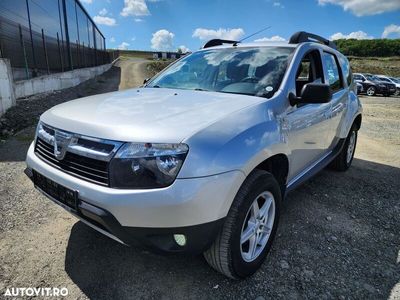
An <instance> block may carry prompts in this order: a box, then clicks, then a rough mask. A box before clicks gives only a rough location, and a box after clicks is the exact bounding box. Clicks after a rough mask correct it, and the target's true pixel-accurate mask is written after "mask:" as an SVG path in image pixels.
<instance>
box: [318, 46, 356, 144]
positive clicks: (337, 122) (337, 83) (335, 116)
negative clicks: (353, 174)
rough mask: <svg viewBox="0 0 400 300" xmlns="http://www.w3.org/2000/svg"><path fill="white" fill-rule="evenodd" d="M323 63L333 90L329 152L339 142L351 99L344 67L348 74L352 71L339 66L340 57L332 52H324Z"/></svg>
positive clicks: (341, 65)
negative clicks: (345, 113)
mask: <svg viewBox="0 0 400 300" xmlns="http://www.w3.org/2000/svg"><path fill="white" fill-rule="evenodd" d="M342 60H343V58H342ZM322 61H323V65H324V72H325V78H326V79H327V80H326V81H327V82H326V83H328V84H329V85H330V87H331V90H332V100H331V112H330V116H329V119H328V124H329V125H328V130H327V131H326V139H327V146H328V150H332V149H333V148H334V147H335V146H336V145H337V143H338V141H339V133H340V127H341V125H342V120H343V117H344V112H345V110H346V108H347V106H346V105H347V99H348V97H349V89H348V88H346V86H345V79H344V76H343V73H342V67H343V68H344V69H346V73H349V72H350V69H349V66H348V65H346V64H343V63H342V64H339V59H338V57H337V56H336V55H335V54H333V53H330V52H323V54H322ZM346 66H347V67H346ZM343 71H345V70H343ZM348 77H350V83H351V75H350V74H349V75H348ZM346 85H347V83H346Z"/></svg>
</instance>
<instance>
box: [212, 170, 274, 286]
mask: <svg viewBox="0 0 400 300" xmlns="http://www.w3.org/2000/svg"><path fill="white" fill-rule="evenodd" d="M261 195H262V197H260V196H261ZM263 197H264V198H263ZM271 197H272V198H271ZM267 199H269V200H267ZM263 200H265V202H263ZM267 201H271V202H270V203H271V204H270V206H268V205H265V204H266V203H267ZM281 201H282V196H281V189H280V186H279V184H278V182H277V181H276V180H275V178H274V176H273V175H272V174H270V173H268V172H266V171H262V170H254V171H253V172H252V173H251V174H250V175H249V176H248V178H247V179H246V180H245V182H244V183H243V185H242V186H241V187H240V189H239V191H238V193H237V194H236V197H235V199H234V200H233V203H232V206H231V208H230V210H229V212H228V215H227V217H226V220H225V223H224V225H223V227H222V229H221V231H220V233H219V234H218V236H217V238H216V239H215V241H214V243H213V244H212V245H211V247H210V248H209V249H208V250H207V251H206V252H204V257H205V259H206V261H207V262H208V264H209V265H210V266H211V267H213V268H214V269H215V270H217V271H218V272H220V273H222V274H224V275H226V276H227V277H230V278H232V279H240V278H245V277H248V276H250V275H252V274H253V273H254V272H256V271H257V270H258V269H259V267H260V266H261V265H262V263H263V262H264V260H265V257H266V256H267V254H268V252H269V250H270V248H271V245H272V242H273V239H274V237H275V234H276V230H277V227H278V221H279V215H280V208H281ZM255 202H257V204H259V207H261V210H260V212H261V211H266V212H267V214H266V215H267V216H268V217H266V218H267V220H268V222H267V221H265V222H266V224H267V225H265V227H257V225H256V224H257V222H259V221H257V219H254V218H252V216H251V215H252V214H253V213H254V209H253V204H254V203H255ZM263 205H265V206H263ZM264 207H269V208H268V209H263V208H264ZM253 220H254V225H253V226H250V224H253V223H252V222H253ZM250 227H251V228H257V229H258V230H257V231H252V230H249V229H250ZM262 228H264V230H263V229H262ZM259 230H260V231H261V232H259ZM248 232H256V233H255V234H253V233H250V234H249V235H246V233H248ZM250 235H251V237H249V238H248V240H246V242H243V244H242V240H245V239H246V238H245V236H250ZM258 237H259V238H260V240H259V243H258V242H255V241H258ZM252 241H253V243H252ZM251 243H252V244H253V245H255V248H254V247H253V249H254V251H250V250H251ZM247 246H248V249H246V248H247ZM257 247H258V248H257ZM246 250H247V251H246ZM250 252H251V253H250ZM251 254H254V255H255V256H254V257H253V258H252V257H251Z"/></svg>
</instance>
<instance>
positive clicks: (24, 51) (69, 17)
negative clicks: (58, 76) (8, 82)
mask: <svg viewBox="0 0 400 300" xmlns="http://www.w3.org/2000/svg"><path fill="white" fill-rule="evenodd" d="M0 57H5V58H9V59H10V61H11V66H12V68H13V70H14V74H15V76H14V78H15V79H17V80H18V79H25V78H30V77H35V76H39V75H43V74H50V73H52V72H64V71H68V70H73V69H78V68H85V67H92V66H98V65H102V64H105V63H109V62H110V54H109V53H108V52H107V51H106V46H105V38H104V36H103V35H102V33H101V32H100V31H99V29H98V28H97V26H96V25H95V24H94V22H93V21H92V19H91V18H90V17H89V15H88V14H87V12H86V10H85V9H84V8H83V6H82V5H81V4H80V2H79V1H78V0H0Z"/></svg>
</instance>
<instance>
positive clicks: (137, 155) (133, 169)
mask: <svg viewBox="0 0 400 300" xmlns="http://www.w3.org/2000/svg"><path fill="white" fill-rule="evenodd" d="M188 150H189V148H188V146H187V145H185V144H151V143H145V144H137V143H127V144H124V145H123V146H122V147H121V149H119V150H118V152H117V154H116V155H115V157H114V158H113V159H112V160H111V163H110V185H111V187H115V188H125V189H129V188H143V189H146V188H161V187H166V186H168V185H170V184H172V182H174V180H175V178H176V176H177V175H178V172H179V170H180V169H181V167H182V164H183V162H184V160H185V158H186V155H187V153H188Z"/></svg>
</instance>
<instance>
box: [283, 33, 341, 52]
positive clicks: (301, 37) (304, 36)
mask: <svg viewBox="0 0 400 300" xmlns="http://www.w3.org/2000/svg"><path fill="white" fill-rule="evenodd" d="M304 42H318V43H321V44H324V45H326V46H328V47H331V48H333V49H335V50H336V49H337V47H336V44H335V43H334V42H332V41H330V40H327V39H326V38H323V37H322V36H319V35H316V34H313V33H309V32H305V31H298V32H296V33H294V34H293V35H292V36H291V37H290V40H289V44H299V43H304Z"/></svg>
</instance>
